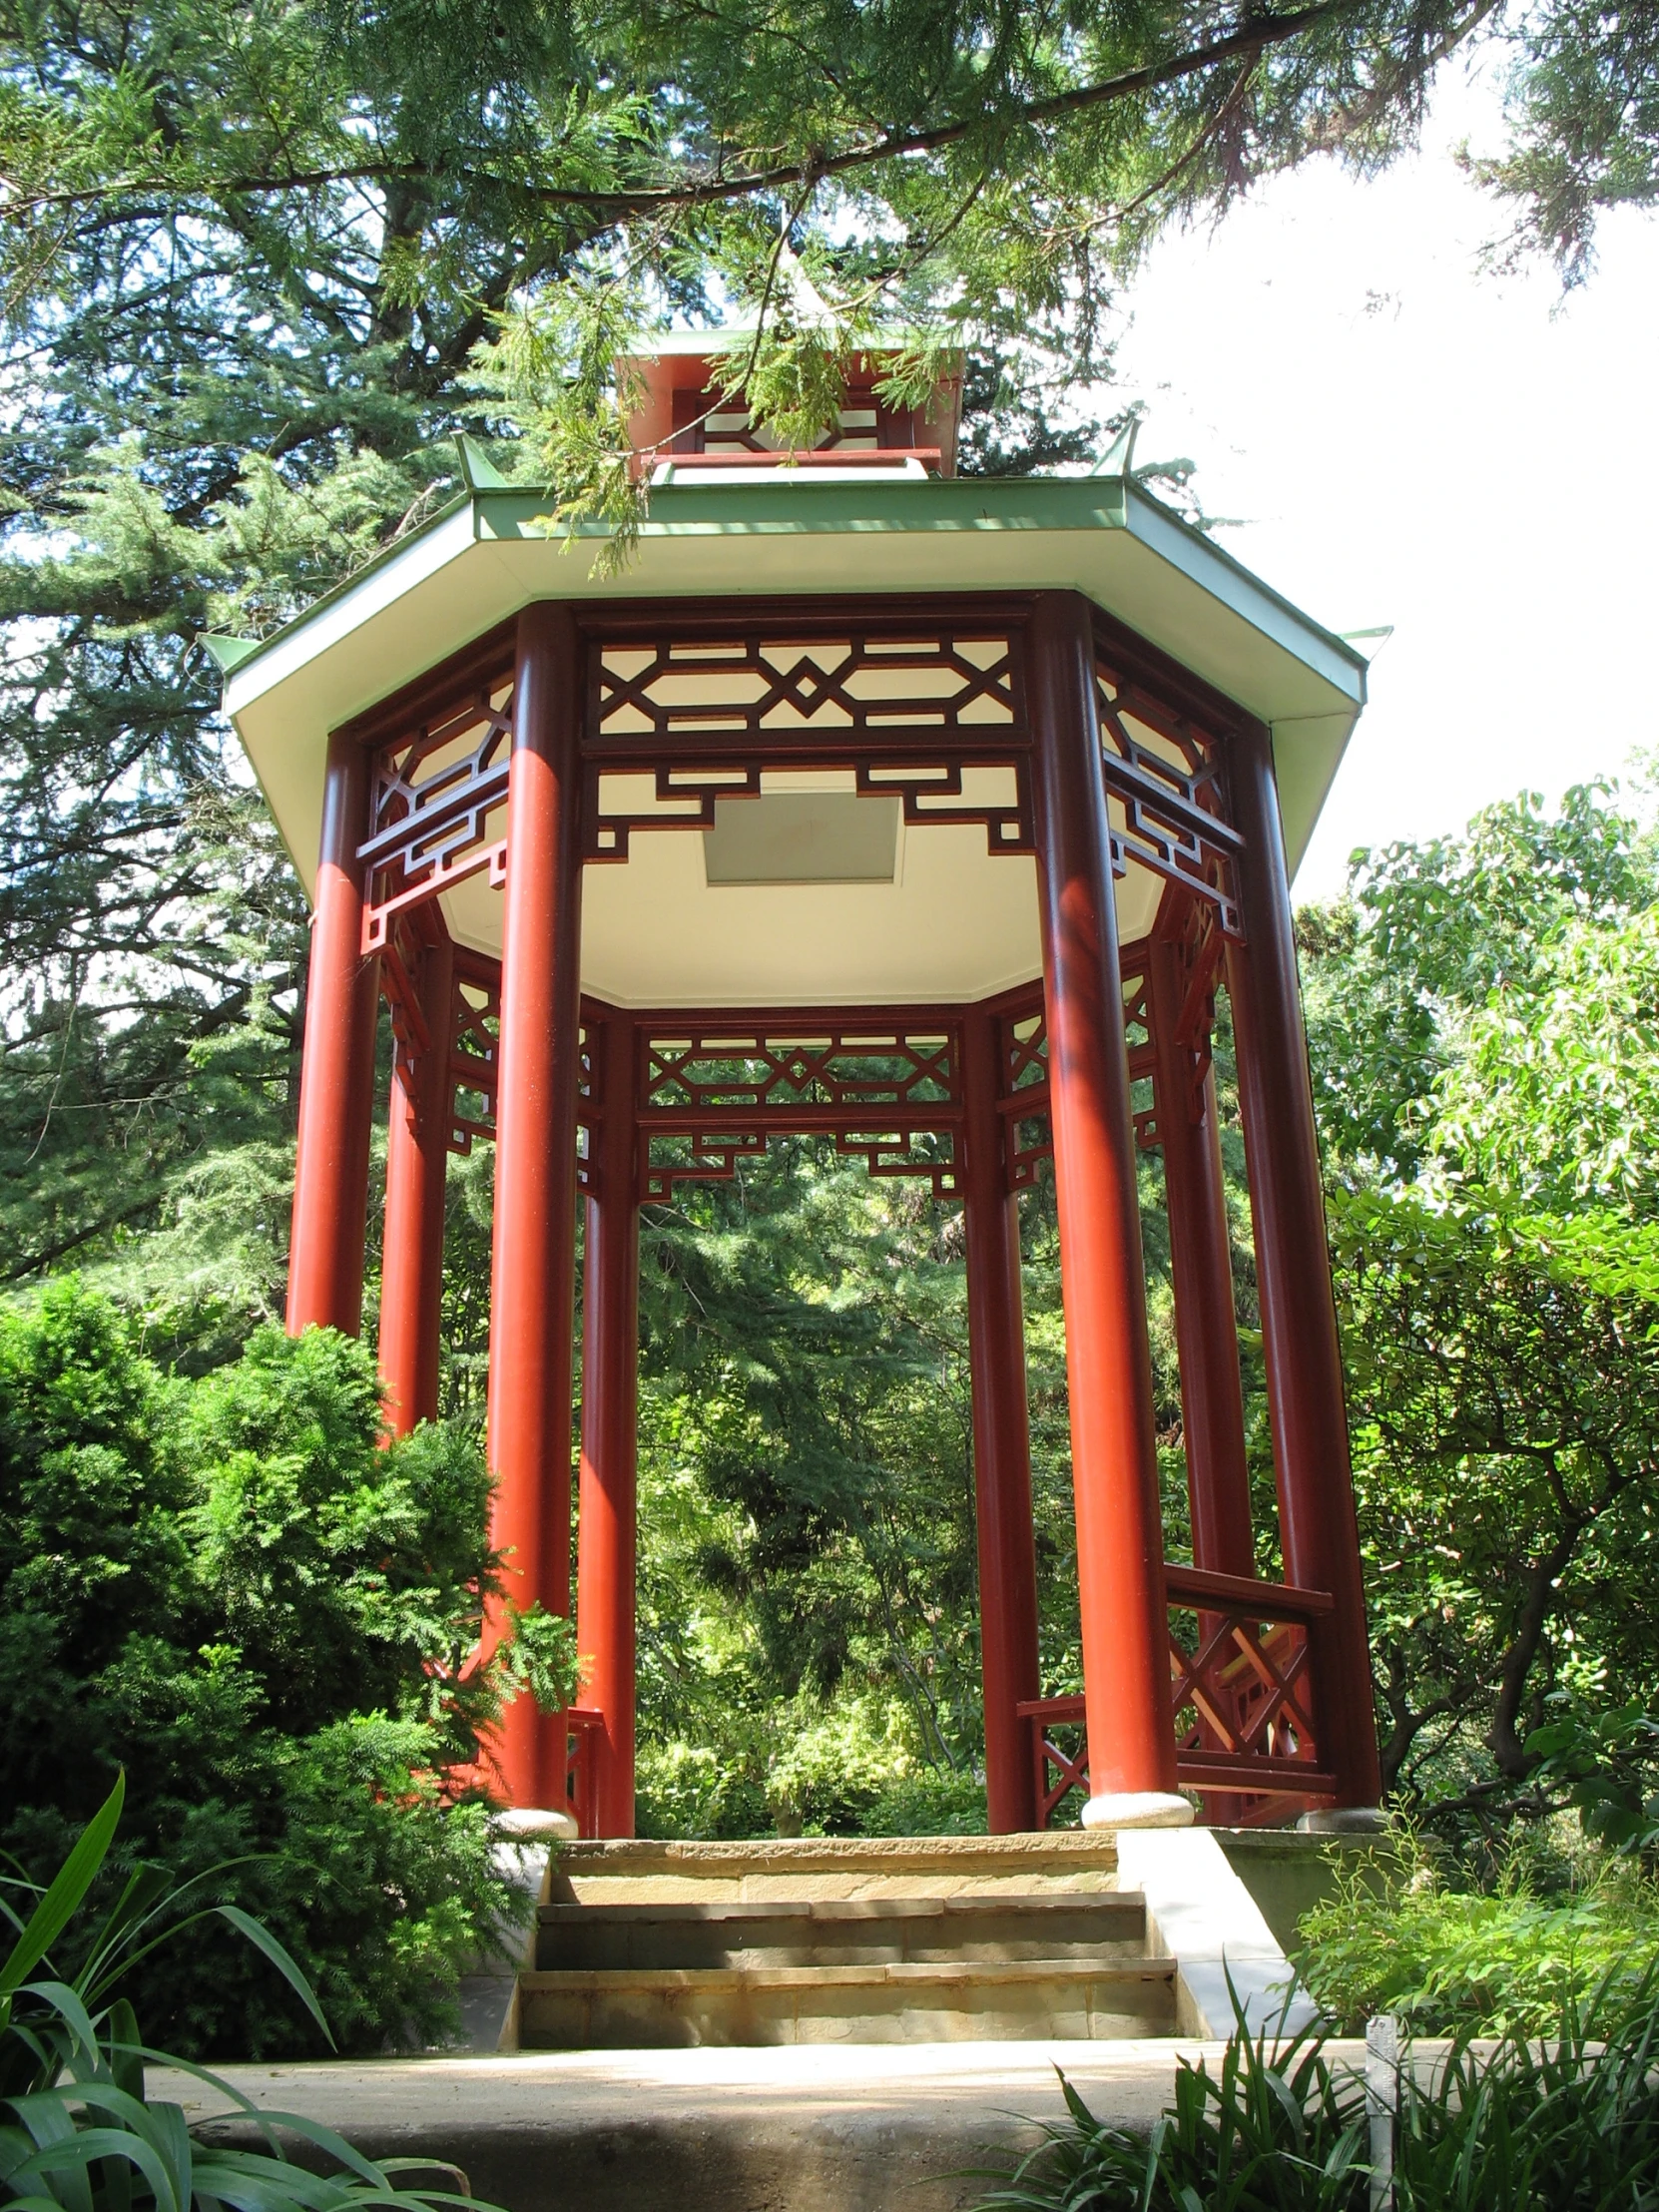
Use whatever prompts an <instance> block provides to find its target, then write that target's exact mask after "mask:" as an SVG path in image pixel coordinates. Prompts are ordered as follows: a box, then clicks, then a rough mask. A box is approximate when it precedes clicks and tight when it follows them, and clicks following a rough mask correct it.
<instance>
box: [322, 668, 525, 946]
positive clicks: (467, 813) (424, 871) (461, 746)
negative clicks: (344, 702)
mask: <svg viewBox="0 0 1659 2212" xmlns="http://www.w3.org/2000/svg"><path fill="white" fill-rule="evenodd" d="M512 716H513V700H512V685H511V683H510V682H508V683H501V684H497V685H495V686H494V687H493V688H490V687H487V686H483V685H481V686H480V687H479V689H478V690H477V692H476V693H475V694H474V695H473V696H472V697H471V698H470V699H469V700H467V701H466V702H465V704H464V705H461V706H459V707H453V708H450V709H448V710H447V711H445V712H444V713H443V714H442V715H441V716H440V717H439V718H437V719H436V720H434V721H431V722H428V723H424V724H422V725H420V726H419V727H418V728H416V729H415V730H414V732H413V733H412V734H411V735H410V736H409V737H407V738H404V739H399V740H398V741H396V742H395V743H393V744H391V745H388V746H385V747H382V748H381V750H380V751H379V752H378V753H377V754H376V756H375V761H374V774H373V778H372V781H371V785H370V791H369V827H368V835H367V836H366V837H365V838H364V840H363V842H362V843H361V844H360V845H359V846H358V848H357V856H358V858H359V859H360V860H362V861H363V862H364V863H365V865H366V867H367V869H368V872H369V882H370V886H371V888H370V894H369V901H368V905H367V909H366V911H365V914H364V917H363V949H364V951H365V952H375V951H379V950H381V949H382V948H383V947H384V946H385V945H386V943H387V941H388V931H389V929H390V926H391V923H392V921H393V919H394V917H396V916H397V915H399V914H401V913H404V912H406V911H407V910H408V909H409V908H410V907H412V906H416V905H420V904H423V903H424V902H425V901H426V900H427V899H431V898H436V897H437V896H438V895H439V893H440V892H442V891H444V890H447V889H448V888H449V887H450V885H451V884H454V883H459V882H461V881H463V880H464V879H465V878H466V877H467V876H469V875H475V874H477V873H478V872H479V870H480V869H482V868H488V869H489V870H490V873H491V876H492V878H493V879H495V880H496V881H499V880H500V879H501V877H502V869H503V864H504V854H505V849H506V847H505V841H504V839H503V838H502V837H500V836H496V837H495V838H493V839H492V837H491V835H490V830H491V829H492V827H496V826H495V825H494V824H492V820H491V818H492V817H493V816H494V815H495V814H496V812H497V810H499V809H502V808H504V807H505V805H506V799H507V770H508V762H509V756H510V753H511V749H512Z"/></svg>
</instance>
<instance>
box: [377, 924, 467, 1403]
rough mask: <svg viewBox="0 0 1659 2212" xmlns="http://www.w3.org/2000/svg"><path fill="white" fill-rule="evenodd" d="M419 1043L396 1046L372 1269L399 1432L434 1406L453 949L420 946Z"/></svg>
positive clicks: (450, 1099) (385, 1374)
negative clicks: (376, 1260)
mask: <svg viewBox="0 0 1659 2212" xmlns="http://www.w3.org/2000/svg"><path fill="white" fill-rule="evenodd" d="M414 980H415V986H416V989H417V990H418V992H419V999H420V1012H421V1016H422V1019H423V1020H424V1022H425V1024H426V1034H427V1038H428V1046H427V1049H426V1050H425V1051H424V1052H422V1053H420V1054H418V1055H417V1056H416V1057H415V1058H414V1059H413V1060H405V1059H404V1057H403V1055H402V1052H401V1049H400V1050H399V1053H398V1064H397V1067H396V1069H395V1071H394V1072H393V1076H392V1085H391V1113H390V1117H389V1120H388V1123H387V1128H386V1227H385V1241H384V1248H383V1258H382V1260H381V1268H380V1381H381V1383H383V1384H384V1386H385V1404H386V1425H387V1427H388V1428H389V1429H390V1430H391V1432H392V1434H393V1435H394V1436H406V1435H407V1434H408V1432H409V1430H410V1429H411V1428H413V1426H414V1425H415V1423H416V1421H422V1420H436V1419H437V1415H438V1332H439V1321H440V1314H441V1309H442V1304H443V1185H444V1173H445V1170H446V1169H447V1167H448V1164H449V1136H450V1129H451V1125H452V1122H453V1111H452V1109H453V1106H454V1100H455V1082H454V1077H453V1076H452V1075H451V1074H450V1071H449V1047H450V1041H451V1036H452V1032H453V1029H454V1023H455V1004H454V991H455V948H454V946H453V945H452V944H451V943H450V941H449V938H448V937H447V935H445V936H440V937H439V939H438V941H437V943H436V944H432V945H427V946H426V947H425V948H424V949H423V950H422V952H421V954H420V962H419V966H418V969H417V971H416V975H415V978H414Z"/></svg>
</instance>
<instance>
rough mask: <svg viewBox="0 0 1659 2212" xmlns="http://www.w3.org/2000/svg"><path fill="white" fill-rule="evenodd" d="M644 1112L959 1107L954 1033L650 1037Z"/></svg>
mask: <svg viewBox="0 0 1659 2212" xmlns="http://www.w3.org/2000/svg"><path fill="white" fill-rule="evenodd" d="M642 1081H643V1088H642V1092H641V1097H640V1107H641V1111H642V1113H646V1114H650V1113H653V1112H660V1111H663V1110H672V1109H677V1108H683V1109H689V1110H691V1111H694V1112H701V1113H709V1112H728V1113H730V1112H733V1111H738V1110H744V1109H748V1110H755V1109H774V1110H776V1109H780V1108H782V1109H785V1110H789V1109H792V1108H795V1107H799V1106H811V1107H832V1108H837V1109H841V1110H845V1111H850V1112H853V1113H862V1114H864V1115H866V1116H867V1115H868V1113H869V1112H870V1110H871V1108H880V1107H899V1108H903V1109H905V1110H907V1111H910V1112H918V1111H920V1112H927V1113H930V1112H932V1110H934V1109H936V1108H939V1107H944V1108H946V1109H955V1108H956V1107H957V1106H958V1105H959V1103H960V1097H961V1093H960V1086H959V1081H958V1075H957V1051H956V1036H955V1031H954V1029H953V1028H952V1027H951V1026H949V1025H947V1024H945V1023H940V1024H939V1025H938V1026H937V1027H932V1028H926V1029H913V1028H911V1027H909V1026H908V1025H897V1024H895V1025H894V1026H893V1027H891V1028H883V1027H882V1026H880V1025H879V1024H878V1023H870V1022H867V1021H865V1022H860V1023H847V1024H844V1025H842V1024H832V1025H831V1024H827V1025H826V1026H824V1027H823V1028H808V1027H806V1026H802V1027H799V1028H795V1027H792V1028H785V1029H779V1030H774V1029H772V1028H770V1027H768V1028H763V1027H761V1026H759V1025H757V1026H756V1027H755V1028H753V1029H750V1030H747V1031H746V1030H744V1029H741V1028H737V1027H734V1026H733V1025H732V1024H730V1023H728V1024H726V1025H723V1026H719V1027H716V1026H713V1025H711V1026H709V1027H703V1026H695V1027H694V1026H690V1025H688V1027H687V1028H686V1029H685V1030H683V1031H681V1032H680V1033H679V1034H669V1033H659V1032H657V1031H656V1030H652V1031H650V1032H648V1034H647V1039H646V1051H645V1066H644V1073H643V1078H642Z"/></svg>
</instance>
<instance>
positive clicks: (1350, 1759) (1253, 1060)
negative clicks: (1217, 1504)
mask: <svg viewBox="0 0 1659 2212" xmlns="http://www.w3.org/2000/svg"><path fill="white" fill-rule="evenodd" d="M1230 780H1231V788H1232V802H1233V820H1234V824H1235V826H1236V827H1237V829H1238V830H1240V832H1241V833H1242V835H1243V837H1244V839H1245V851H1244V855H1243V857H1242V859H1241V860H1240V862H1239V867H1238V879H1239V906H1240V911H1241V914H1242V917H1243V921H1244V932H1245V946H1244V947H1243V948H1238V947H1233V948H1230V950H1229V958H1228V976H1229V984H1230V995H1231V997H1232V1002H1233V1028H1234V1035H1235V1038H1236V1041H1237V1045H1238V1053H1239V1101H1240V1112H1241V1115H1242V1117H1243V1121H1244V1132H1245V1156H1246V1164H1247V1167H1248V1170H1249V1176H1250V1203H1251V1214H1252V1217H1253V1221H1254V1227H1255V1241H1256V1273H1257V1280H1258V1284H1259V1287H1260V1292H1261V1302H1262V1349H1263V1356H1264V1360H1265V1363H1266V1367H1267V1384H1268V1409H1269V1413H1270V1416H1271V1420H1272V1426H1273V1445H1274V1459H1275V1463H1276V1467H1277V1472H1278V1477H1279V1501H1280V1522H1281V1535H1282V1542H1283V1548H1284V1560H1285V1579H1286V1580H1287V1581H1288V1582H1292V1583H1295V1584H1298V1585H1299V1586H1301V1587H1302V1588H1304V1589H1315V1590H1329V1591H1330V1592H1331V1594H1332V1596H1333V1597H1334V1598H1335V1599H1336V1608H1335V1611H1334V1612H1333V1613H1332V1614H1331V1615H1330V1616H1329V1617H1328V1618H1327V1619H1326V1620H1325V1621H1323V1622H1321V1623H1320V1624H1319V1625H1318V1626H1317V1627H1316V1628H1315V1630H1314V1631H1313V1632H1312V1640H1313V1647H1314V1649H1313V1658H1314V1670H1313V1671H1314V1691H1315V1698H1316V1722H1317V1726H1318V1729H1319V1737H1320V1743H1319V1749H1320V1763H1321V1765H1322V1766H1324V1767H1326V1768H1327V1769H1329V1770H1331V1771H1333V1772H1335V1774H1336V1776H1337V1784H1338V1803H1339V1804H1340V1805H1343V1806H1374V1805H1376V1804H1377V1802H1378V1799H1379V1797H1380V1796H1381V1794H1382V1777H1381V1773H1380V1770H1379V1767H1378V1759H1377V1725H1376V1719H1375V1715H1374V1711H1373V1707H1372V1684H1371V1653H1370V1648H1369V1644H1368V1640H1367V1634H1366V1595H1365V1584H1364V1580H1363V1577H1362V1574H1361V1567H1360V1537H1359V1529H1358V1525H1357V1523H1356V1519H1355V1510H1354V1481H1353V1475H1352V1471H1351V1467H1350V1461H1349V1440H1348V1414H1347V1409H1346V1406H1345V1404H1344V1399H1343V1366H1342V1352H1341V1348H1340V1345H1339V1343H1338V1337H1337V1315H1336V1307H1335V1304H1334V1302H1333V1299H1332V1292H1331V1261H1330V1253H1329V1249H1328V1246H1327V1242H1326V1228H1325V1200H1324V1194H1323V1192H1322V1190H1321V1187H1320V1160H1319V1139H1318V1133H1317V1129H1316V1126H1315V1121H1314V1097H1313V1087H1312V1083H1311V1081H1310V1078H1309V1073H1308V1041H1307V1037H1306V1035H1305V1033H1304V1030H1303V1024H1302V996H1301V988H1300V983H1299V979H1298V975H1297V964H1296V942H1295V938H1294V936H1293V934H1292V925H1291V892H1290V880H1289V875H1288V871H1287V869H1286V865H1285V842H1284V833H1283V830H1282V828H1281V825H1280V819H1279V793H1278V787H1277V785H1276V784H1275V781H1274V773H1273V754H1272V747H1271V743H1270V740H1269V738H1268V735H1267V732H1266V731H1265V730H1257V729H1246V730H1244V731H1242V732H1240V733H1238V734H1237V735H1235V737H1234V738H1233V740H1232V746H1231V779H1230Z"/></svg>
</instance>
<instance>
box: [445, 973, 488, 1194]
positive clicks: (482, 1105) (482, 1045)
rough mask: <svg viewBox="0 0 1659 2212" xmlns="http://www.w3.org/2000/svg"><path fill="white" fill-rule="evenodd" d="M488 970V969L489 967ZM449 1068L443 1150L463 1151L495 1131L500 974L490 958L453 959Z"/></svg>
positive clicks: (468, 1150)
mask: <svg viewBox="0 0 1659 2212" xmlns="http://www.w3.org/2000/svg"><path fill="white" fill-rule="evenodd" d="M492 970H494V972H492ZM454 990H455V997H454V1012H453V1027H452V1029H451V1032H450V1037H451V1041H450V1046H449V1073H450V1078H451V1080H452V1081H453V1084H454V1093H453V1107H452V1111H451V1124H450V1137H449V1149H450V1151H451V1152H459V1153H468V1152H470V1151H471V1150H472V1146H473V1140H474V1139H475V1138H479V1137H482V1138H485V1139H493V1138H494V1136H495V1095H496V1088H497V1081H498V1069H499V1053H500V1043H501V977H500V972H499V969H497V968H496V963H495V962H494V961H488V962H486V961H483V960H477V961H472V960H462V959H461V958H457V960H456V963H455V985H454Z"/></svg>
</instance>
